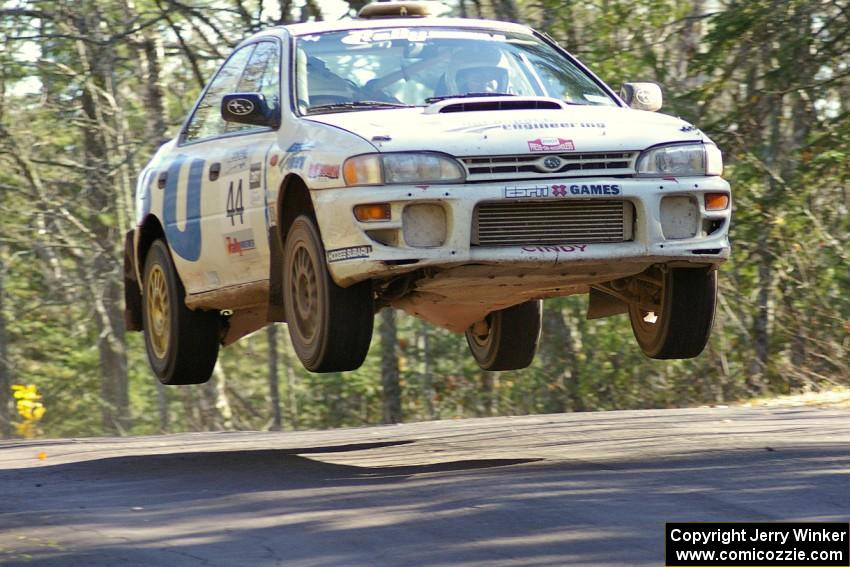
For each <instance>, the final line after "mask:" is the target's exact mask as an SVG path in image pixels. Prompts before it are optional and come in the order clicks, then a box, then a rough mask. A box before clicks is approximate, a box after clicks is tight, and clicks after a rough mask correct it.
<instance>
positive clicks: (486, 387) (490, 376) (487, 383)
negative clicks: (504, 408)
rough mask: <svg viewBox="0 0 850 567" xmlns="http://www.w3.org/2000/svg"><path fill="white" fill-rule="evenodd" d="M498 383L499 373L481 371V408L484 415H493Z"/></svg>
mask: <svg viewBox="0 0 850 567" xmlns="http://www.w3.org/2000/svg"><path fill="white" fill-rule="evenodd" d="M498 383H499V373H498V372H493V371H490V370H482V371H481V396H482V398H483V400H482V409H483V413H482V415H484V416H485V417H490V416H492V415H493V409H494V408H495V407H497V406H498V404H497V403H496V389H497V384H498Z"/></svg>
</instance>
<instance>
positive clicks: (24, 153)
mask: <svg viewBox="0 0 850 567" xmlns="http://www.w3.org/2000/svg"><path fill="white" fill-rule="evenodd" d="M361 1H362V0H351V1H350V2H348V3H347V4H346V3H343V2H339V6H337V5H336V4H334V5H332V6H331V5H330V4H329V3H326V2H318V0H307V1H306V3H302V2H303V0H299V1H295V0H279V1H276V2H270V1H262V0H209V1H204V0H96V1H95V0H73V1H71V0H49V1H48V0H31V1H25V0H0V437H4V438H8V437H13V436H19V435H45V436H88V435H104V434H108V435H115V434H120V435H125V434H148V433H156V432H166V431H185V430H221V429H280V428H285V429H292V428H324V427H339V426H356V425H363V424H374V423H381V422H385V423H391V422H397V421H400V420H405V421H415V420H423V419H447V418H456V417H471V416H488V415H503V414H528V413H539V412H563V411H587V410H609V409H625V408H650V407H676V406H685V405H694V404H705V403H724V402H727V401H732V400H736V399H740V398H742V397H747V396H752V395H761V394H767V393H787V392H791V391H799V390H811V389H819V388H824V387H830V386H834V385H850V356H848V354H850V301H848V296H850V220H848V218H850V217H848V208H850V186H848V179H850V175H848V174H850V80H848V76H850V4H848V2H847V1H823V0H820V1H817V0H751V1H742V2H739V1H723V0H584V1H582V2H568V1H563V0H459V3H457V2H458V0H455V3H454V4H452V6H453V9H454V11H455V13H456V14H458V15H463V16H469V17H486V18H493V19H499V20H511V21H519V22H523V23H526V24H530V25H532V26H533V27H535V28H537V29H539V30H541V31H545V32H547V33H549V34H550V35H551V36H552V37H553V38H555V39H556V40H557V41H558V42H559V43H561V45H563V46H564V47H565V48H566V49H568V50H569V51H571V52H572V53H573V54H575V55H576V56H578V57H579V58H580V59H582V60H583V61H584V62H585V63H586V64H588V65H589V66H590V67H591V68H592V69H594V70H595V71H596V72H597V74H599V75H600V76H601V77H602V78H603V80H605V81H606V82H608V83H609V84H611V85H612V86H613V87H614V88H615V89H617V88H619V85H620V84H621V83H623V82H625V81H656V82H658V83H659V84H661V85H662V87H663V88H664V91H665V95H666V102H665V108H664V109H663V112H667V113H669V114H674V115H679V116H681V117H683V118H685V119H686V120H688V121H691V122H693V123H694V124H697V125H698V126H699V127H700V128H702V129H703V130H704V131H705V132H706V133H707V134H708V135H709V136H711V137H712V138H713V139H714V140H715V141H716V142H717V143H718V144H719V145H720V147H721V148H722V150H723V151H724V154H725V161H726V174H725V175H726V177H727V178H728V179H729V181H730V182H731V184H732V186H733V191H734V222H733V225H732V230H731V239H732V242H733V254H732V259H731V261H729V262H728V263H726V264H725V265H724V266H723V268H722V270H721V277H720V281H721V290H720V297H719V303H718V313H717V320H716V323H715V328H714V333H713V336H712V338H711V341H710V344H709V346H708V348H707V349H706V350H705V352H704V353H703V354H702V355H701V356H699V357H698V358H696V359H693V360H688V361H652V360H649V359H647V358H645V357H644V356H643V355H642V354H641V353H640V351H639V349H638V347H637V346H636V344H635V342H634V340H633V338H632V336H631V330H630V328H629V324H628V321H627V319H626V318H625V317H623V316H618V317H614V318H611V319H605V320H601V321H593V322H588V321H585V319H584V311H585V309H586V298H584V297H574V298H565V299H558V300H549V301H546V302H545V309H544V334H543V338H542V342H541V348H540V352H539V354H538V356H537V359H536V361H535V363H534V365H533V366H531V367H530V368H528V369H526V370H523V371H520V372H502V373H493V372H483V371H481V370H480V369H478V367H477V366H476V365H475V364H474V362H473V360H472V358H471V356H470V355H469V354H468V353H467V349H466V344H465V341H464V339H463V337H462V336H457V335H452V334H450V333H448V332H444V331H442V330H439V329H435V328H432V327H429V326H428V325H426V324H424V323H422V322H420V321H419V320H417V319H413V318H411V317H408V316H405V315H402V314H397V315H393V313H392V312H391V311H386V310H385V311H383V312H382V313H381V315H380V316H379V317H378V318H376V333H375V339H374V342H373V345H372V349H371V353H370V355H369V358H368V359H367V361H366V363H365V364H364V366H363V367H362V368H361V369H360V370H357V371H355V372H349V373H344V374H310V373H307V372H305V371H303V370H302V369H301V367H300V365H299V364H298V362H297V360H296V359H295V357H294V354H293V353H292V351H291V347H290V346H289V344H288V337H287V336H286V332H285V327H283V326H273V327H269V328H268V329H267V330H265V331H261V332H259V333H256V334H255V335H253V336H252V337H250V338H249V339H246V340H243V341H241V342H239V343H237V344H235V345H233V346H231V347H228V348H226V349H224V350H223V351H222V354H221V357H220V361H219V364H218V366H217V367H216V370H215V373H214V376H213V379H212V380H211V381H210V382H209V383H208V384H206V385H203V386H187V387H180V388H164V387H162V386H160V385H159V384H158V383H157V382H156V381H155V379H154V378H153V376H152V374H151V373H150V371H149V370H148V365H147V362H146V360H145V354H144V345H143V341H142V337H141V335H140V334H139V333H125V330H124V327H123V319H122V312H123V295H122V293H123V292H122V246H123V241H122V235H123V234H124V232H125V231H126V230H127V229H128V228H129V227H130V226H131V224H132V202H133V191H134V187H135V181H136V176H137V174H138V172H139V169H140V168H141V167H142V166H143V165H144V163H145V161H146V159H147V158H148V157H149V156H150V155H151V154H152V152H153V150H154V149H155V148H156V147H157V145H158V144H159V142H160V141H161V140H162V139H164V138H166V137H168V136H172V135H174V134H175V133H176V130H177V129H178V127H179V124H180V123H181V121H182V120H183V118H184V117H185V115H186V114H187V112H188V110H189V109H190V108H191V105H192V104H193V102H194V100H195V99H196V97H197V95H198V93H199V91H200V89H201V88H202V86H203V85H204V84H205V82H206V81H207V79H208V77H209V76H210V75H211V73H212V72H213V71H214V70H215V68H216V66H217V65H218V64H219V63H220V62H221V61H222V60H223V58H224V57H225V56H226V55H227V53H228V52H229V51H230V49H231V47H233V46H234V45H235V44H236V43H238V42H239V41H240V40H241V39H243V38H244V37H246V36H247V35H249V34H250V33H252V32H254V31H257V30H259V29H262V28H264V27H268V26H271V25H279V24H286V23H291V22H296V21H306V20H312V19H323V18H324V19H327V18H333V19H336V18H338V17H340V15H341V14H344V13H346V12H348V13H352V14H353V13H355V12H356V10H357V9H358V8H359V7H360V6H361V5H362V4H361ZM13 384H24V385H26V384H31V385H34V386H35V387H36V388H37V390H38V392H39V393H40V395H41V396H42V399H41V400H40V402H41V403H42V404H43V405H44V406H45V407H46V408H47V411H46V413H44V415H43V418H42V419H40V420H35V421H37V422H38V423H34V422H33V420H34V418H32V417H31V419H30V420H29V421H30V422H33V423H30V427H29V429H28V428H27V427H24V425H25V424H24V423H23V422H24V421H27V420H23V418H22V417H21V416H20V415H19V413H18V411H16V407H15V402H16V400H15V399H14V398H13V397H12V388H11V387H12V385H13ZM18 391H19V392H21V393H22V394H21V395H23V392H24V390H21V389H18ZM29 392H30V394H32V393H33V390H32V389H31V390H29ZM31 397H32V396H31ZM18 401H20V400H18ZM15 425H18V427H17V428H16V427H15Z"/></svg>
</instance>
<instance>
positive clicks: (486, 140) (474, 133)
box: [307, 106, 708, 156]
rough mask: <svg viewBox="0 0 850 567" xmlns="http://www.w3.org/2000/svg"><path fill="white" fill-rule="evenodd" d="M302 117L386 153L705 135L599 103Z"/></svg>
mask: <svg viewBox="0 0 850 567" xmlns="http://www.w3.org/2000/svg"><path fill="white" fill-rule="evenodd" d="M307 120H310V121H315V122H320V123H323V124H328V125H331V126H335V127H337V128H341V129H343V130H347V131H349V132H351V133H353V134H356V135H358V136H360V137H362V138H364V139H366V140H368V141H369V142H371V143H372V144H374V145H375V147H377V148H378V149H380V150H381V151H385V152H396V151H422V150H426V151H440V152H445V153H448V154H451V155H455V156H474V155H500V154H524V153H529V152H548V151H551V152H563V151H576V152H599V151H629V150H632V151H633V150H643V149H645V148H647V147H650V146H654V145H656V144H661V143H667V142H680V141H707V140H708V139H707V138H706V136H705V135H704V134H703V133H702V132H701V131H700V130H698V129H697V128H695V127H694V126H692V125H690V124H689V123H687V122H685V121H684V120H681V119H679V118H674V117H672V116H668V115H665V114H658V113H654V112H644V111H640V110H632V109H629V108H612V107H599V106H569V107H567V108H564V109H549V110H536V109H535V110H490V111H474V112H450V113H445V114H439V113H429V112H427V109H423V108H394V109H375V110H364V111H357V112H342V113H332V114H320V115H315V116H310V117H309V118H307Z"/></svg>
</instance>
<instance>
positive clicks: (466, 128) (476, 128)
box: [448, 120, 608, 133]
mask: <svg viewBox="0 0 850 567" xmlns="http://www.w3.org/2000/svg"><path fill="white" fill-rule="evenodd" d="M607 126H608V125H607V124H606V123H605V122H559V121H555V120H513V121H491V122H480V121H479V122H467V123H465V124H464V125H463V126H460V127H458V128H453V129H451V130H448V132H470V133H479V132H486V131H487V130H494V129H499V130H507V131H511V132H513V131H517V130H554V129H558V128H572V129H577V128H581V129H588V128H592V129H597V128H598V129H604V128H606V127H607Z"/></svg>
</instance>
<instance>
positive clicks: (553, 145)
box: [528, 138, 576, 152]
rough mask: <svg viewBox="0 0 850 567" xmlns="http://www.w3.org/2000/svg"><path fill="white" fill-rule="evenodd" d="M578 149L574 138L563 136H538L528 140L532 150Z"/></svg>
mask: <svg viewBox="0 0 850 567" xmlns="http://www.w3.org/2000/svg"><path fill="white" fill-rule="evenodd" d="M575 149H576V146H575V144H574V143H573V141H572V140H565V139H563V138H537V139H536V140H529V141H528V151H530V152H564V151H566V152H571V151H573V150H575Z"/></svg>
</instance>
